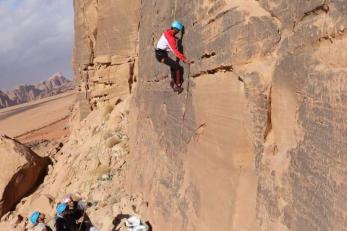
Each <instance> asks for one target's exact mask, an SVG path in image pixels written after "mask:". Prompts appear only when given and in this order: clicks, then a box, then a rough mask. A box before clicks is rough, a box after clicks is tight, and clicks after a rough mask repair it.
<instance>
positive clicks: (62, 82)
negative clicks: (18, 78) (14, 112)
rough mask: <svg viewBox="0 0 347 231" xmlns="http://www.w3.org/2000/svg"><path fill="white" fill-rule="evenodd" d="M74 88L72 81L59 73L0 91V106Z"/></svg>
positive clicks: (3, 106) (24, 101)
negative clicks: (43, 79) (44, 79)
mask: <svg viewBox="0 0 347 231" xmlns="http://www.w3.org/2000/svg"><path fill="white" fill-rule="evenodd" d="M72 89H74V83H73V82H72V81H71V80H68V79H67V78H65V77H64V76H63V75H62V74H61V73H56V74H54V75H52V76H51V77H49V78H48V80H46V81H43V82H41V83H38V84H35V85H20V86H18V87H16V88H15V89H13V90H8V91H5V92H2V91H0V108H5V107H9V106H13V105H17V104H21V103H26V102H30V101H33V100H37V99H42V98H45V97H48V96H53V95H57V94H60V93H64V92H66V91H68V90H72Z"/></svg>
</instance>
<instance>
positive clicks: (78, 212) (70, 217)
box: [62, 194, 96, 231]
mask: <svg viewBox="0 0 347 231" xmlns="http://www.w3.org/2000/svg"><path fill="white" fill-rule="evenodd" d="M62 203H64V204H66V205H67V208H66V211H65V215H64V218H65V220H66V221H67V223H68V224H70V226H71V227H73V226H75V225H76V226H78V227H79V229H78V230H79V231H84V230H90V229H92V230H94V229H96V228H95V227H94V226H93V225H92V222H91V221H90V219H89V217H88V215H87V214H86V209H87V205H86V203H85V202H84V201H82V200H78V201H75V200H73V198H72V195H71V194H68V195H66V196H65V197H64V198H63V201H62Z"/></svg>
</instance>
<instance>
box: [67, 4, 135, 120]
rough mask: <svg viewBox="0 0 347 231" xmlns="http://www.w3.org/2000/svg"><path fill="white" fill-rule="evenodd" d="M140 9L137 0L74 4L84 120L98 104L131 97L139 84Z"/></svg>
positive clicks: (77, 71)
mask: <svg viewBox="0 0 347 231" xmlns="http://www.w3.org/2000/svg"><path fill="white" fill-rule="evenodd" d="M139 5H140V3H139V1H137V0H130V1H126V2H124V1H121V0H116V1H114V0H105V1H97V0H88V1H83V0H75V1H74V8H75V31H76V33H75V49H74V60H73V65H74V71H75V76H76V82H77V85H78V90H79V92H80V94H79V99H80V109H81V116H82V118H84V117H85V116H86V115H87V114H88V112H89V111H90V110H93V109H94V108H96V107H97V104H102V103H103V102H107V101H110V100H111V101H113V102H114V101H115V100H116V99H117V97H121V96H124V95H128V94H129V93H130V91H131V85H132V83H133V82H134V81H136V73H134V67H135V64H136V61H135V59H136V56H137V55H136V54H137V49H136V41H137V37H138V36H137V33H138V32H137V28H138V20H139V19H138V18H139V13H138V12H139ZM121 9H127V10H124V11H123V10H121ZM116 12H117V13H116ZM115 22H117V23H116V24H115Z"/></svg>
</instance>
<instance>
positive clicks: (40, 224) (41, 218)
mask: <svg viewBox="0 0 347 231" xmlns="http://www.w3.org/2000/svg"><path fill="white" fill-rule="evenodd" d="M45 219H46V215H45V214H44V213H40V212H39V211H35V212H33V214H31V216H30V218H29V220H30V222H31V223H32V224H33V225H34V230H35V231H52V229H51V228H50V227H49V226H48V225H47V224H46V223H45Z"/></svg>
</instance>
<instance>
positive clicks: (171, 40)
mask: <svg viewBox="0 0 347 231" xmlns="http://www.w3.org/2000/svg"><path fill="white" fill-rule="evenodd" d="M183 29H184V26H183V24H182V23H180V22H179V21H174V22H173V23H172V24H171V28H170V29H168V30H166V31H165V32H164V33H163V34H162V36H161V37H160V39H159V41H158V43H157V46H156V48H155V57H156V59H157V60H158V62H161V63H164V64H166V65H168V66H169V67H170V70H171V78H172V80H171V83H170V85H171V87H172V88H173V89H174V91H177V92H180V91H181V90H182V88H181V84H182V81H183V76H182V75H183V67H182V66H181V65H180V64H179V63H178V62H176V61H175V60H173V59H172V58H170V57H169V56H168V52H169V51H172V52H173V53H174V55H175V56H176V57H177V58H178V59H179V60H182V61H183V62H185V63H188V64H190V63H192V62H191V61H189V59H188V58H187V57H185V56H184V54H182V53H181V52H180V51H179V50H178V49H177V38H176V35H177V34H178V33H179V32H180V31H181V33H183Z"/></svg>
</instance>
